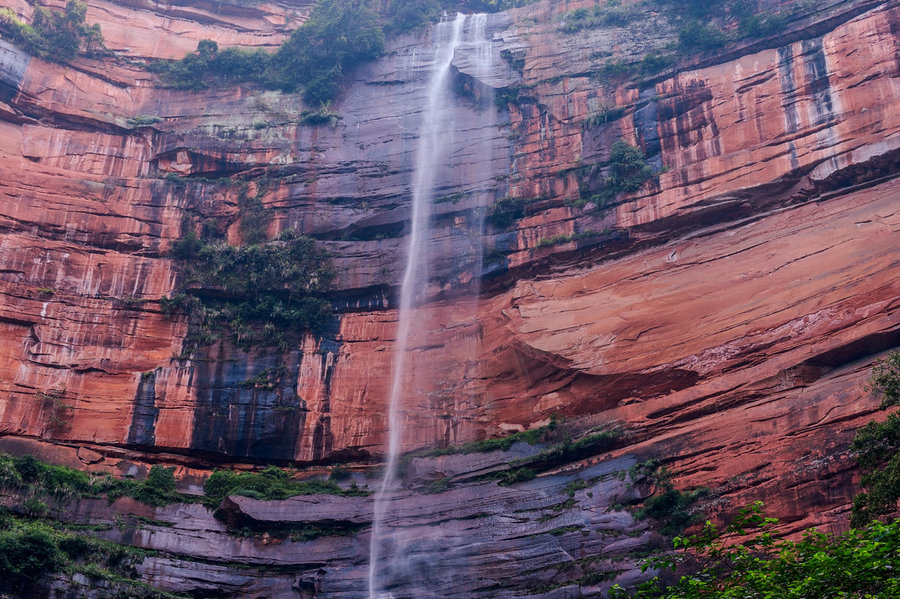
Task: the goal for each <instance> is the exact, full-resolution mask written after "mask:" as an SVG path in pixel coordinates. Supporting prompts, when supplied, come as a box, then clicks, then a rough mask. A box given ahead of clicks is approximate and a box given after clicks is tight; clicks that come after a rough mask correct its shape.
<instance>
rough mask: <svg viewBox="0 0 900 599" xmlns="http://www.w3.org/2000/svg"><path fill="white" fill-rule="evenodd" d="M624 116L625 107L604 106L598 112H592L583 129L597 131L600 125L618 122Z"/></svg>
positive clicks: (585, 120) (586, 118)
mask: <svg viewBox="0 0 900 599" xmlns="http://www.w3.org/2000/svg"><path fill="white" fill-rule="evenodd" d="M623 116H625V107H624V106H604V107H603V108H602V109H600V110H598V111H597V112H592V113H591V114H589V115H587V117H585V119H584V122H583V123H582V124H581V127H582V129H584V130H588V129H595V128H597V127H599V126H600V125H604V124H606V123H611V122H612V121H617V120H619V119H620V118H622V117H623Z"/></svg>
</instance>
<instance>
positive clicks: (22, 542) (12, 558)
mask: <svg viewBox="0 0 900 599" xmlns="http://www.w3.org/2000/svg"><path fill="white" fill-rule="evenodd" d="M64 564H65V556H64V555H63V553H62V551H60V549H59V546H58V545H57V542H56V539H55V538H54V537H53V535H52V534H51V533H50V532H49V531H48V530H45V529H43V528H37V527H29V528H26V529H25V530H11V531H5V532H3V533H0V584H3V585H6V586H7V587H8V588H14V587H16V586H17V585H21V584H23V583H26V582H33V581H34V580H36V579H37V578H38V577H39V576H40V575H41V574H44V573H45V572H55V571H57V570H59V569H60V568H62V566H63V565H64Z"/></svg>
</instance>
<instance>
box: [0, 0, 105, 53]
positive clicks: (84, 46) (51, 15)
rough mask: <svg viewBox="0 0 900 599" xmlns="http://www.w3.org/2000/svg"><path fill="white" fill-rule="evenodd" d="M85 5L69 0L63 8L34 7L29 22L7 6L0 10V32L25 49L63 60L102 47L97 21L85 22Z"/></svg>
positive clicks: (99, 50)
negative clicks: (21, 18) (92, 23)
mask: <svg viewBox="0 0 900 599" xmlns="http://www.w3.org/2000/svg"><path fill="white" fill-rule="evenodd" d="M86 14H87V5H86V4H85V3H84V2H77V1H76V0H69V2H68V3H66V8H65V10H64V11H60V10H51V9H46V8H44V7H42V6H36V7H35V8H34V14H33V16H32V21H31V25H27V24H25V23H23V22H22V21H21V20H19V19H18V17H17V16H16V14H15V13H14V12H13V11H12V10H10V9H8V8H3V9H0V33H3V34H5V35H4V37H8V38H9V39H10V40H11V41H12V42H13V43H15V44H17V45H19V46H21V47H22V48H23V49H24V50H26V51H27V52H30V53H31V54H34V55H36V56H42V57H46V58H50V59H53V60H60V61H67V60H71V59H72V58H74V57H76V56H78V55H79V54H82V53H84V54H88V55H91V54H96V53H98V52H101V51H103V50H105V48H104V47H103V35H102V34H101V33H100V26H99V25H97V24H94V25H86V24H85V15H86Z"/></svg>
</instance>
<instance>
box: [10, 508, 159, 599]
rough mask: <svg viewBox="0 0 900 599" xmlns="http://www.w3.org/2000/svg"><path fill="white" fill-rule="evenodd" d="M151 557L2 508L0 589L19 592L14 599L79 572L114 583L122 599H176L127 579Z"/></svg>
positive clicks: (143, 551) (141, 551)
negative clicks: (58, 575) (51, 578)
mask: <svg viewBox="0 0 900 599" xmlns="http://www.w3.org/2000/svg"><path fill="white" fill-rule="evenodd" d="M149 554H150V552H148V551H145V550H142V549H137V548H134V547H128V546H125V545H119V544H116V543H112V542H109V541H105V540H102V539H98V538H96V537H94V536H91V535H90V534H87V533H86V532H84V531H79V532H76V531H73V530H67V529H66V528H65V527H64V526H63V525H60V524H57V523H52V522H48V521H43V520H32V519H26V518H17V517H14V516H12V515H11V514H10V513H9V512H7V511H5V510H3V509H0V591H7V592H13V593H18V595H16V596H32V594H31V591H32V590H33V589H34V586H35V583H36V582H38V581H39V580H40V579H41V578H43V577H45V576H47V575H48V574H52V573H55V572H66V573H68V574H70V575H71V574H72V573H75V572H79V573H82V574H84V575H86V576H88V577H89V578H91V579H94V580H107V581H112V582H115V583H117V584H118V585H119V586H120V587H121V588H122V590H123V593H127V595H126V594H123V595H122V596H127V597H134V598H135V599H149V598H159V599H162V598H174V597H176V596H175V595H171V594H168V593H162V592H160V591H156V590H155V589H152V588H151V587H149V586H148V585H146V584H144V583H139V582H135V581H133V580H130V579H131V578H133V577H134V574H135V571H134V565H135V564H137V563H139V562H140V561H142V560H143V559H144V557H146V556H147V555H149ZM125 589H127V591H126V590H125Z"/></svg>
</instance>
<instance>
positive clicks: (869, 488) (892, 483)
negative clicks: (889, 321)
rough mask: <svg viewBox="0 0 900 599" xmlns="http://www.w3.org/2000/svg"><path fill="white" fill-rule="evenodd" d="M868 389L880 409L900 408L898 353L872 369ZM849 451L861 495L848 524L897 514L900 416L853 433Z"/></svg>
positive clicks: (895, 414) (895, 352)
mask: <svg viewBox="0 0 900 599" xmlns="http://www.w3.org/2000/svg"><path fill="white" fill-rule="evenodd" d="M869 389H870V390H871V391H873V392H875V393H877V394H879V395H880V396H881V404H880V406H879V407H880V409H882V410H886V409H889V408H891V407H894V406H897V405H900V351H893V352H891V353H890V354H888V356H887V358H884V359H882V360H878V361H877V362H875V365H874V366H873V367H872V377H871V379H870V380H869ZM851 448H852V449H853V451H854V452H855V453H856V457H857V461H858V462H859V465H860V467H861V468H862V470H863V476H862V485H863V488H864V489H865V491H864V492H862V493H859V494H857V495H856V497H854V498H853V514H852V516H851V518H850V522H851V523H852V524H853V525H854V526H863V525H865V524H867V523H869V522H870V521H872V520H873V519H875V518H879V517H882V516H885V515H887V514H891V513H893V512H896V511H897V500H898V499H900V412H897V411H894V412H892V413H891V414H889V415H888V417H887V420H885V421H884V422H870V423H868V424H867V425H865V426H864V427H862V428H861V429H859V430H858V431H857V432H856V436H855V437H854V439H853V443H852V445H851Z"/></svg>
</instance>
